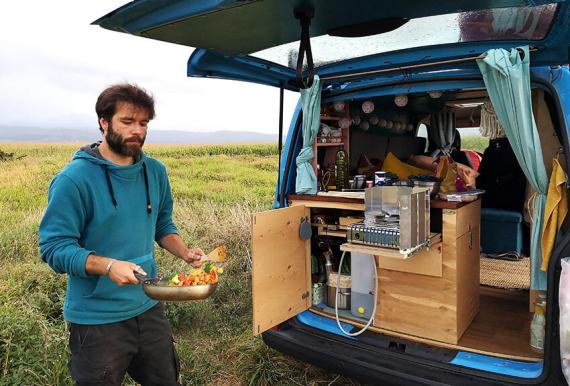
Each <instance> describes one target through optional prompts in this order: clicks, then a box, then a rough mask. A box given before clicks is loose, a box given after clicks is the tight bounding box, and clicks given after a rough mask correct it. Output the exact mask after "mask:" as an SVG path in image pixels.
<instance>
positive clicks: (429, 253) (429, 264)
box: [377, 243, 443, 277]
mask: <svg viewBox="0 0 570 386" xmlns="http://www.w3.org/2000/svg"><path fill="white" fill-rule="evenodd" d="M377 261H378V268H382V269H388V270H392V271H400V272H408V273H415V274H418V275H426V276H435V277H441V276H442V272H443V264H442V244H441V243H438V244H436V245H432V246H431V247H430V249H429V250H424V251H421V252H419V253H418V254H417V255H415V256H412V257H410V258H409V259H404V260H402V259H398V258H393V257H389V256H383V255H379V256H377Z"/></svg>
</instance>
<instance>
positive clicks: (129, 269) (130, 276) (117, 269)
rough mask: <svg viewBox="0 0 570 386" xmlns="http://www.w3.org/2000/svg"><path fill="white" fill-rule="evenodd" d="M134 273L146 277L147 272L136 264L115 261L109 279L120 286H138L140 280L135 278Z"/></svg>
mask: <svg viewBox="0 0 570 386" xmlns="http://www.w3.org/2000/svg"><path fill="white" fill-rule="evenodd" d="M134 271H136V272H138V273H140V274H142V275H146V272H145V271H144V270H143V269H142V268H141V267H140V266H138V265H136V264H134V263H130V262H128V261H121V260H114V261H113V265H112V266H111V269H109V279H111V280H112V281H114V282H115V283H116V284H118V285H125V284H138V283H139V280H138V279H137V278H136V277H135V275H134V273H133V272H134Z"/></svg>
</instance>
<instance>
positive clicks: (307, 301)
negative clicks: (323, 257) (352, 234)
mask: <svg viewBox="0 0 570 386" xmlns="http://www.w3.org/2000/svg"><path fill="white" fill-rule="evenodd" d="M309 216H310V213H309V209H308V208H306V207H305V206H303V205H300V206H293V207H290V208H283V209H275V210H270V211H267V212H260V213H256V214H254V215H253V222H252V224H253V225H252V226H253V228H252V232H251V234H252V263H253V272H252V294H253V334H254V335H258V334H261V333H262V332H264V331H265V330H268V329H270V328H271V327H273V326H276V325H277V324H279V323H281V322H284V321H285V320H287V319H289V318H291V317H293V316H295V315H297V314H298V313H300V312H302V311H304V310H306V309H308V308H309V307H310V305H311V298H310V296H309V289H310V286H311V267H310V264H311V259H310V258H309V256H310V252H311V250H310V248H311V246H310V240H306V241H305V240H301V238H300V236H299V227H300V225H301V222H302V221H303V220H306V221H310V217H309Z"/></svg>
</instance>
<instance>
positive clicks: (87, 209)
mask: <svg viewBox="0 0 570 386" xmlns="http://www.w3.org/2000/svg"><path fill="white" fill-rule="evenodd" d="M97 146H98V144H93V145H90V146H85V147H83V148H82V149H80V150H79V151H78V152H77V153H75V155H74V156H73V160H72V161H71V162H70V163H69V164H68V165H67V166H66V167H65V168H64V169H63V170H62V171H61V172H60V173H58V174H57V175H56V176H55V177H54V178H53V180H52V182H51V185H50V187H49V193H48V206H47V209H46V212H45V214H44V217H43V219H42V221H41V223H40V228H39V236H40V252H41V256H42V259H43V260H44V261H45V262H47V263H48V264H49V266H50V267H51V268H52V269H53V270H54V271H55V272H58V273H67V275H68V277H67V292H66V298H65V305H64V309H63V316H64V318H65V320H68V321H70V322H73V323H78V324H104V323H114V322H118V321H121V320H125V319H129V318H131V317H133V316H136V315H139V314H141V313H142V312H144V311H146V310H148V309H149V308H151V307H152V306H154V305H155V304H156V303H157V302H156V301H155V300H151V299H150V298H148V297H147V296H146V295H145V293H144V291H143V289H142V286H141V285H125V286H118V285H117V284H115V283H114V282H112V281H111V280H110V279H109V278H108V277H107V276H94V275H89V274H87V272H85V262H86V260H87V256H88V255H89V254H91V253H94V254H96V255H99V256H107V257H112V258H114V259H117V260H124V261H130V262H132V263H135V264H138V265H140V266H141V267H142V268H143V269H144V270H145V272H146V273H147V274H149V275H150V276H156V273H157V272H156V264H155V262H154V241H158V240H160V239H161V238H162V237H163V236H165V235H167V234H171V233H178V231H177V229H176V226H175V225H174V223H173V222H172V193H171V191H170V184H169V181H168V176H167V174H166V168H165V166H164V165H163V164H162V163H160V162H159V161H157V160H155V159H153V158H150V157H148V156H146V155H145V154H144V153H143V154H142V156H141V157H140V159H139V160H138V161H137V162H136V163H134V164H132V165H128V166H119V165H115V164H113V163H111V162H109V161H107V160H105V159H104V158H103V157H101V155H100V154H99V150H98V148H97ZM145 179H148V180H147V182H146V183H145Z"/></svg>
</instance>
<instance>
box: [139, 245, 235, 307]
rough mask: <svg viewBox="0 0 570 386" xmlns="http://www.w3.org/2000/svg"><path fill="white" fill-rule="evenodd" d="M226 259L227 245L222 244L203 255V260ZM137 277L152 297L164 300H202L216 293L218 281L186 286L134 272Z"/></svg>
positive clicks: (218, 260) (219, 260)
mask: <svg viewBox="0 0 570 386" xmlns="http://www.w3.org/2000/svg"><path fill="white" fill-rule="evenodd" d="M225 259H226V247H225V246H224V245H221V246H219V247H217V248H215V249H214V250H213V251H212V252H210V253H208V254H207V255H206V256H203V257H202V259H201V260H202V261H214V262H218V263H221V262H223V261H225ZM134 274H135V277H136V278H137V279H138V280H139V281H140V282H141V284H142V286H143V290H144V292H145V293H146V295H147V296H148V297H149V298H151V299H156V300H164V301H171V302H172V301H174V302H176V301H178V302H180V301H187V300H202V299H206V298H207V297H209V296H210V295H211V294H213V293H214V291H215V290H216V288H217V287H218V283H213V284H202V285H186V286H169V285H168V280H167V279H159V278H156V277H148V276H147V275H142V274H140V273H138V272H134Z"/></svg>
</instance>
